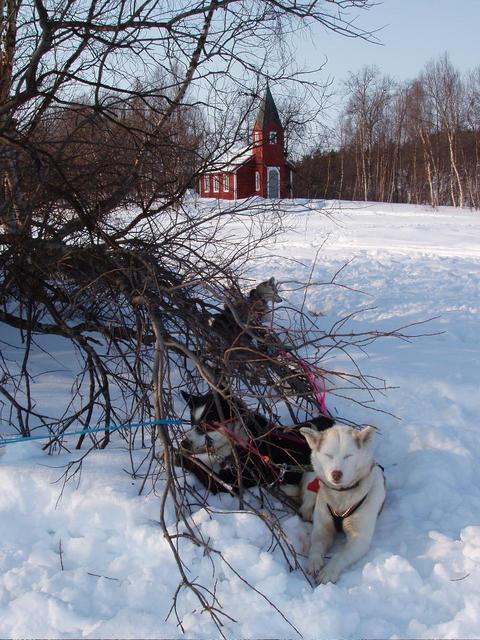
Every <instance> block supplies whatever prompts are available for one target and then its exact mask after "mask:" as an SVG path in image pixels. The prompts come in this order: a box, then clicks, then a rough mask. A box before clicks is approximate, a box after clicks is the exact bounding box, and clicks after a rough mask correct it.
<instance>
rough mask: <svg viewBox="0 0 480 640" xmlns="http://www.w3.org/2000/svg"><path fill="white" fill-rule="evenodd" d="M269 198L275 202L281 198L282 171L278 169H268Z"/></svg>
mask: <svg viewBox="0 0 480 640" xmlns="http://www.w3.org/2000/svg"><path fill="white" fill-rule="evenodd" d="M267 197H268V198H270V199H273V200H277V199H278V198H280V169H278V168H277V167H268V169H267Z"/></svg>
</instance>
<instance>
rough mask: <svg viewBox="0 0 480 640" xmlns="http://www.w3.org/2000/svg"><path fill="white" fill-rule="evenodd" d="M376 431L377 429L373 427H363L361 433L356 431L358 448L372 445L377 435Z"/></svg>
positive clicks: (355, 437) (354, 433)
mask: <svg viewBox="0 0 480 640" xmlns="http://www.w3.org/2000/svg"><path fill="white" fill-rule="evenodd" d="M375 431H376V429H375V427H372V426H368V427H363V429H361V430H360V431H354V432H353V438H354V440H355V441H356V443H357V445H358V448H360V447H362V446H363V447H364V446H366V445H367V444H370V442H371V441H372V439H373V436H374V434H375Z"/></svg>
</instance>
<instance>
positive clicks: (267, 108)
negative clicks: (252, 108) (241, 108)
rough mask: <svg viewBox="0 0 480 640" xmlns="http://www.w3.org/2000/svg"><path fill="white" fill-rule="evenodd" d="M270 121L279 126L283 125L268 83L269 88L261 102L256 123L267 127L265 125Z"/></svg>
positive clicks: (262, 127)
mask: <svg viewBox="0 0 480 640" xmlns="http://www.w3.org/2000/svg"><path fill="white" fill-rule="evenodd" d="M270 123H274V124H276V125H277V126H279V127H282V123H281V122H280V116H279V115H278V111H277V107H276V106H275V102H274V100H273V96H272V93H271V91H270V87H269V86H268V84H267V90H266V92H265V96H264V98H263V100H262V102H261V103H260V108H259V109H258V115H257V120H256V122H255V124H256V125H257V124H258V125H259V126H260V127H261V129H265V127H267V126H268V125H269V124H270Z"/></svg>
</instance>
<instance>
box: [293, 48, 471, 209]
mask: <svg viewBox="0 0 480 640" xmlns="http://www.w3.org/2000/svg"><path fill="white" fill-rule="evenodd" d="M344 86H345V101H344V103H343V108H342V110H341V113H340V116H339V118H338V122H337V126H336V131H335V133H334V134H333V135H332V136H331V137H330V139H329V142H328V143H326V144H325V143H324V144H322V145H319V146H318V147H317V148H316V149H314V150H313V151H312V152H310V153H308V154H306V155H305V156H303V157H302V158H301V160H300V161H299V162H298V163H297V181H296V183H297V184H296V195H297V196H299V197H311V198H342V199H346V200H376V201H383V202H406V203H413V204H429V205H432V206H434V207H436V206H439V205H453V206H457V207H473V208H479V207H480V171H479V168H480V164H479V163H480V66H479V67H477V68H476V69H474V70H473V71H472V72H470V73H468V74H461V73H460V72H459V71H458V70H457V69H455V67H454V66H453V65H452V63H451V62H450V60H449V58H448V55H447V54H444V55H443V56H442V57H441V58H439V59H437V60H434V61H431V62H429V63H428V64H426V65H425V67H424V69H423V70H422V71H421V73H420V74H419V75H418V77H417V78H415V79H414V80H412V81H408V82H396V81H394V80H393V79H392V78H391V77H389V76H388V75H384V74H381V72H380V70H379V69H378V68H377V67H372V66H369V67H364V68H363V69H361V70H360V71H358V72H357V73H355V74H350V76H349V78H348V80H347V81H346V82H345V83H344Z"/></svg>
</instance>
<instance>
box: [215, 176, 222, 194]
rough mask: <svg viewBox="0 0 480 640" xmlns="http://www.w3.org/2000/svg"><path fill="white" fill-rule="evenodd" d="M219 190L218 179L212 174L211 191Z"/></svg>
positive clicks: (216, 191)
mask: <svg viewBox="0 0 480 640" xmlns="http://www.w3.org/2000/svg"><path fill="white" fill-rule="evenodd" d="M219 191H220V179H219V177H218V176H213V193H218V192H219Z"/></svg>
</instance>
